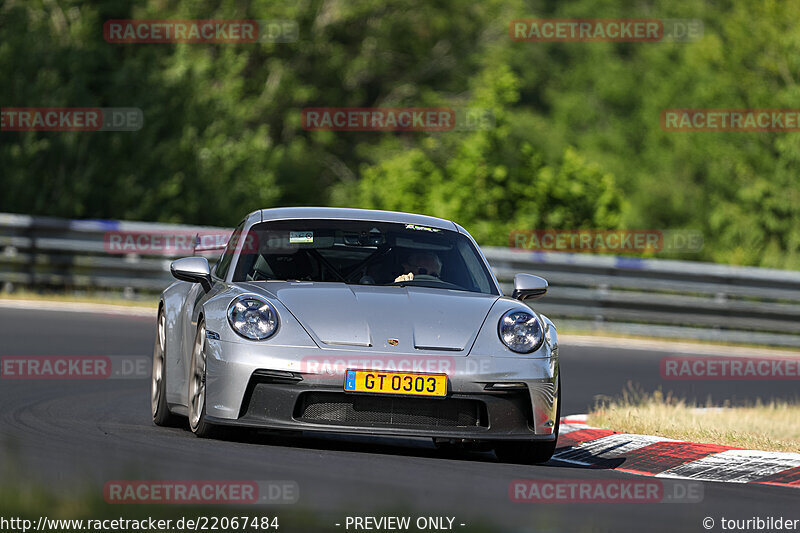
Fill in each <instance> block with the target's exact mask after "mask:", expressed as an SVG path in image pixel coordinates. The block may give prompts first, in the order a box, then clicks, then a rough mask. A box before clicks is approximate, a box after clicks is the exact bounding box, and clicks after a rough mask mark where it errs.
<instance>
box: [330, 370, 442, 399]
mask: <svg viewBox="0 0 800 533" xmlns="http://www.w3.org/2000/svg"><path fill="white" fill-rule="evenodd" d="M344 390H345V391H347V392H372V393H375V394H409V395H414V396H447V375H446V374H410V373H407V372H382V371H376V370H348V371H347V372H345V379H344Z"/></svg>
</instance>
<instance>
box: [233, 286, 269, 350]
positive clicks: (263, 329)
mask: <svg viewBox="0 0 800 533" xmlns="http://www.w3.org/2000/svg"><path fill="white" fill-rule="evenodd" d="M228 323H229V324H230V325H231V327H232V328H233V331H235V332H236V333H238V334H239V335H241V336H242V337H244V338H245V339H250V340H253V341H263V340H264V339H266V338H267V337H269V336H270V335H272V334H273V333H275V330H277V329H278V313H277V311H275V308H274V307H273V306H272V304H271V303H269V302H268V301H266V300H264V299H262V298H259V297H256V296H248V295H244V296H239V297H238V298H236V299H235V300H233V301H232V302H231V305H230V306H229V307H228Z"/></svg>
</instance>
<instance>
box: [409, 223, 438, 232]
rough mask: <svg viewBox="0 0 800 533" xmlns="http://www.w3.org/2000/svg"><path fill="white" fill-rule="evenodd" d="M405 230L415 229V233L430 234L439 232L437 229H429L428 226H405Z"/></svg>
mask: <svg viewBox="0 0 800 533" xmlns="http://www.w3.org/2000/svg"><path fill="white" fill-rule="evenodd" d="M406 229H415V230H417V231H430V232H431V233H437V232H439V231H442V230H440V229H439V228H429V227H428V226H418V225H417V224H406Z"/></svg>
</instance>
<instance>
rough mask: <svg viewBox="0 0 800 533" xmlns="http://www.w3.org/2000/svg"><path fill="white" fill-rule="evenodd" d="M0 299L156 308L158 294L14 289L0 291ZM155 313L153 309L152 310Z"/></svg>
mask: <svg viewBox="0 0 800 533" xmlns="http://www.w3.org/2000/svg"><path fill="white" fill-rule="evenodd" d="M0 300H34V301H42V302H66V303H87V304H105V305H124V306H128V307H141V308H151V309H154V310H155V309H156V306H157V305H158V296H156V295H148V296H137V297H136V299H131V298H125V297H123V296H122V294H121V293H108V294H101V293H94V292H86V293H39V292H34V291H26V290H16V291H14V292H0ZM153 312H154V313H155V311H153Z"/></svg>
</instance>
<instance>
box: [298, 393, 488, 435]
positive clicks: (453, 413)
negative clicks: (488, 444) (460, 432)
mask: <svg viewBox="0 0 800 533" xmlns="http://www.w3.org/2000/svg"><path fill="white" fill-rule="evenodd" d="M485 413H486V408H485V406H484V405H483V403H482V402H479V401H476V400H465V399H458V398H447V399H443V400H432V399H423V398H390V397H383V396H359V395H348V394H339V393H323V392H308V393H305V394H303V395H301V397H300V399H299V400H298V404H297V411H296V416H295V417H296V418H298V419H300V420H305V421H309V422H316V423H323V424H324V423H330V424H344V425H347V424H351V425H358V426H390V427H391V426H414V427H431V428H436V427H486V426H487V423H486V414H485Z"/></svg>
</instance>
